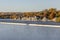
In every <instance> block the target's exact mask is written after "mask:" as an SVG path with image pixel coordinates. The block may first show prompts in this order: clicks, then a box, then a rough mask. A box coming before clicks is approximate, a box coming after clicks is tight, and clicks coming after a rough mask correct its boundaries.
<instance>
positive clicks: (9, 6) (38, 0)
mask: <svg viewBox="0 0 60 40" xmlns="http://www.w3.org/2000/svg"><path fill="white" fill-rule="evenodd" d="M49 8H57V9H60V0H0V11H1V12H29V11H40V10H44V9H49Z"/></svg>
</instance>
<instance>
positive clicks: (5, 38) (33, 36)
mask: <svg viewBox="0 0 60 40" xmlns="http://www.w3.org/2000/svg"><path fill="white" fill-rule="evenodd" d="M0 40H60V28H59V27H42V26H40V27H39V26H29V25H25V26H23V25H11V24H0Z"/></svg>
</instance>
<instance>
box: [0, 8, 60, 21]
mask: <svg viewBox="0 0 60 40" xmlns="http://www.w3.org/2000/svg"><path fill="white" fill-rule="evenodd" d="M34 16H36V17H37V18H38V19H39V18H41V19H42V18H43V17H46V18H47V19H49V20H52V19H54V18H56V22H60V10H57V9H56V8H50V9H45V10H42V11H38V12H23V13H21V12H12V13H11V12H7V13H6V14H5V12H3V14H2V13H0V18H1V19H18V18H23V17H34Z"/></svg>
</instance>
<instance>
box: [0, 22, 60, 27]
mask: <svg viewBox="0 0 60 40" xmlns="http://www.w3.org/2000/svg"><path fill="white" fill-rule="evenodd" d="M0 24H9V25H20V26H27V25H28V26H38V27H41V26H42V27H60V25H44V24H26V23H9V22H0Z"/></svg>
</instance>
